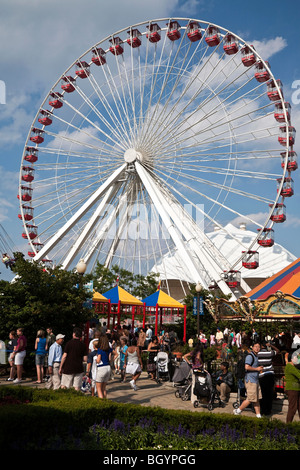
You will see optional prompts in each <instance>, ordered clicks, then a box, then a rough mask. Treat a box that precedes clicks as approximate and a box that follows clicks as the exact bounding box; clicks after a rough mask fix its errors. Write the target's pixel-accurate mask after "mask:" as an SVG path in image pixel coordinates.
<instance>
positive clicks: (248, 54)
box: [241, 45, 256, 67]
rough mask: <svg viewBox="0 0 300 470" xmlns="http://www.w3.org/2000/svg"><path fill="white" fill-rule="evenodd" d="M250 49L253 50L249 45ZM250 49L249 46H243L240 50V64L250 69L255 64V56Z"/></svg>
mask: <svg viewBox="0 0 300 470" xmlns="http://www.w3.org/2000/svg"><path fill="white" fill-rule="evenodd" d="M251 48H252V49H254V47H253V46H252V45H251ZM252 49H250V47H249V46H244V47H243V49H242V50H241V54H242V62H243V64H244V65H245V67H250V66H251V65H253V64H255V62H256V55H255V53H254V52H253V50H252Z"/></svg>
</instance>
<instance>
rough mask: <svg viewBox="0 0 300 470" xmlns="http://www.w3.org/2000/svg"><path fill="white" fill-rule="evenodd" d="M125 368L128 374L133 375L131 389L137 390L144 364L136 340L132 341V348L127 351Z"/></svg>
mask: <svg viewBox="0 0 300 470" xmlns="http://www.w3.org/2000/svg"><path fill="white" fill-rule="evenodd" d="M125 368H126V369H125V370H126V373H127V374H131V375H132V380H131V381H130V382H129V383H130V386H131V388H133V389H134V390H137V386H136V381H137V379H138V378H139V376H140V375H141V373H142V369H143V363H142V358H141V354H140V350H139V347H138V346H137V340H136V338H134V339H133V340H132V342H131V346H129V347H128V348H127V349H126V353H125Z"/></svg>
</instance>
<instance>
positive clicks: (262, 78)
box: [254, 60, 270, 83]
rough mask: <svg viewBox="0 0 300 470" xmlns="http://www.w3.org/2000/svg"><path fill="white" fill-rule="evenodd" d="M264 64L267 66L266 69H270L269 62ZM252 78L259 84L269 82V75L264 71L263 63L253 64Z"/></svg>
mask: <svg viewBox="0 0 300 470" xmlns="http://www.w3.org/2000/svg"><path fill="white" fill-rule="evenodd" d="M265 64H266V65H267V67H268V68H270V65H269V62H267V61H266V62H265ZM254 77H255V78H256V80H257V81H258V82H260V83H263V82H267V81H268V80H270V73H269V71H268V70H267V69H266V67H265V65H264V63H263V62H262V61H261V60H260V61H258V62H256V64H255V74H254Z"/></svg>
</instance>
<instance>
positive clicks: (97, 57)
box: [92, 47, 106, 66]
mask: <svg viewBox="0 0 300 470" xmlns="http://www.w3.org/2000/svg"><path fill="white" fill-rule="evenodd" d="M92 53H93V56H92V62H93V64H95V65H97V66H100V65H104V64H106V58H105V54H106V53H105V51H104V50H103V49H101V47H99V48H95V49H93V50H92Z"/></svg>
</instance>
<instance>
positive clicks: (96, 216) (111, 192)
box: [62, 184, 120, 269]
mask: <svg viewBox="0 0 300 470" xmlns="http://www.w3.org/2000/svg"><path fill="white" fill-rule="evenodd" d="M119 187H120V185H119V184H115V185H112V186H111V187H110V188H109V189H108V190H107V192H106V193H105V196H104V198H103V199H102V201H101V202H100V204H99V205H98V207H97V209H96V210H95V212H94V214H93V215H92V217H91V218H90V220H89V221H88V223H87V224H86V226H85V227H84V229H83V230H82V232H81V234H80V236H79V237H78V238H77V240H76V242H75V243H74V245H73V246H72V248H71V250H70V251H69V253H68V255H67V257H66V258H65V260H64V262H63V263H62V268H63V269H68V268H69V266H70V264H71V263H72V261H73V260H74V258H75V256H76V255H77V253H78V252H79V250H80V248H81V247H82V245H83V244H84V242H85V241H86V239H87V237H88V236H89V235H90V234H91V231H92V230H93V228H94V226H95V224H96V223H97V221H98V220H99V218H100V216H101V214H103V212H104V209H105V207H106V205H107V204H108V203H109V201H110V200H111V198H112V197H113V195H114V194H116V193H117V191H118V189H119Z"/></svg>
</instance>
